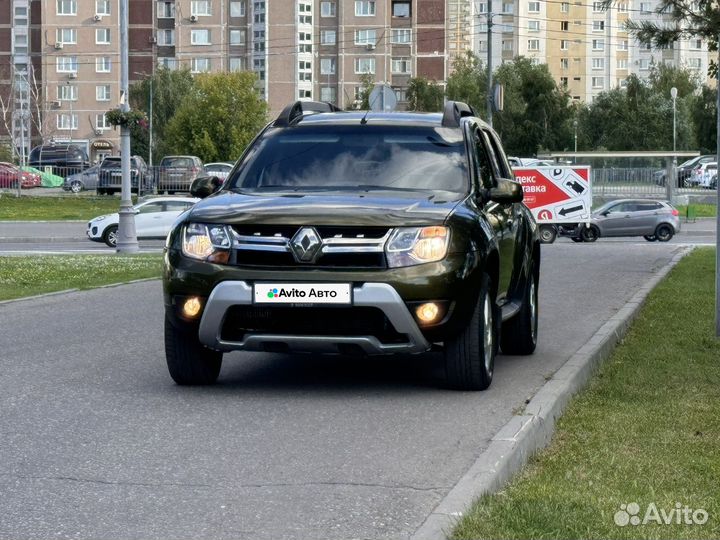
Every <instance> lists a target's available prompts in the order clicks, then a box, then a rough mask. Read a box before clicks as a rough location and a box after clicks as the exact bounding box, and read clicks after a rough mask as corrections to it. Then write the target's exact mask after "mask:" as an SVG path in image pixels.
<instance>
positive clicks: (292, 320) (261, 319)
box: [220, 306, 408, 343]
mask: <svg viewBox="0 0 720 540" xmlns="http://www.w3.org/2000/svg"><path fill="white" fill-rule="evenodd" d="M249 333H252V334H289V335H293V336H317V335H322V336H338V337H343V336H344V337H357V336H375V337H376V338H377V339H379V340H380V341H381V342H382V343H406V342H407V341H408V339H407V336H406V335H405V334H400V333H398V332H397V331H396V330H395V328H394V327H393V325H392V323H391V322H390V321H389V320H388V318H387V317H386V316H385V314H384V313H383V312H382V311H381V310H380V309H378V308H374V307H365V306H360V307H331V306H329V307H287V306H272V307H259V306H232V307H231V308H230V309H228V311H227V314H226V316H225V321H224V322H223V326H222V330H221V332H220V335H221V338H222V339H223V340H226V341H242V339H243V337H244V336H245V334H249Z"/></svg>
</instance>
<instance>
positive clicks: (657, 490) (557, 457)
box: [453, 249, 720, 539]
mask: <svg viewBox="0 0 720 540" xmlns="http://www.w3.org/2000/svg"><path fill="white" fill-rule="evenodd" d="M714 276H715V252H714V250H710V249H702V250H700V249H698V250H696V251H695V252H693V253H692V254H690V255H689V256H688V257H686V258H685V259H684V260H683V261H681V262H680V264H679V265H678V266H677V267H676V268H675V269H674V270H673V271H672V272H671V274H670V275H669V276H668V278H667V279H666V280H664V281H663V282H662V283H661V284H660V285H659V286H658V287H657V288H656V289H655V290H654V291H653V292H652V293H651V295H650V296H649V298H648V301H647V303H646V305H645V306H644V307H643V309H642V311H641V313H640V314H639V316H638V318H637V319H636V321H635V322H634V323H633V325H632V328H631V330H630V332H629V333H628V335H627V336H626V338H625V339H624V340H623V342H622V343H621V344H620V345H619V346H618V347H617V349H616V350H615V352H614V353H613V355H612V357H611V358H610V359H609V360H608V361H607V362H606V363H605V364H604V365H603V366H602V367H601V368H600V370H599V372H598V373H597V374H596V376H595V377H593V379H592V381H591V382H590V384H589V386H588V388H587V389H586V390H584V391H583V392H581V393H580V394H579V395H578V396H576V397H575V398H574V399H573V400H572V402H571V404H570V406H569V407H568V409H567V410H566V412H565V414H564V415H563V416H562V418H561V419H560V420H559V422H558V425H557V432H556V434H555V437H554V439H553V441H552V443H551V444H550V446H549V447H548V448H546V449H545V450H544V451H542V452H540V453H539V454H538V455H537V456H535V457H534V458H533V459H532V460H531V462H530V463H529V464H528V465H527V466H526V467H525V468H524V469H523V471H522V472H521V473H520V474H519V475H518V476H517V477H516V478H515V479H514V480H513V481H512V482H511V483H510V484H509V485H508V486H506V488H505V489H504V490H503V491H501V492H499V493H497V494H494V495H489V496H484V497H482V498H481V499H480V500H478V501H477V502H476V503H475V505H474V506H473V508H472V510H471V511H470V512H469V513H467V514H466V515H465V517H464V518H463V519H462V521H461V522H460V523H459V524H458V527H457V528H456V529H455V531H454V534H453V538H454V539H464V538H473V539H476V538H508V539H509V538H720V340H718V339H716V338H715V322H714V321H715V306H714ZM632 502H636V503H638V504H639V505H640V513H639V514H640V518H641V519H642V518H643V517H644V516H645V513H646V511H647V509H648V507H649V505H650V503H655V505H656V507H657V509H658V511H659V510H660V509H663V510H665V511H666V512H669V511H670V510H672V509H674V508H675V504H676V503H681V504H682V505H688V506H689V507H690V508H692V509H704V510H705V511H707V512H708V513H709V516H710V518H709V520H708V521H707V523H705V524H704V525H684V524H682V525H677V524H673V525H665V524H662V525H659V524H656V523H654V522H650V523H647V524H644V525H643V524H640V525H637V526H632V525H627V526H625V527H619V526H617V525H615V522H614V519H613V516H614V515H615V513H616V512H618V511H619V510H620V505H621V504H629V503H632Z"/></svg>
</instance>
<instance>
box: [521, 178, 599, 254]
mask: <svg viewBox="0 0 720 540" xmlns="http://www.w3.org/2000/svg"><path fill="white" fill-rule="evenodd" d="M513 171H514V172H515V180H517V181H518V182H520V184H522V187H523V192H524V194H525V197H524V199H523V202H524V203H525V205H526V206H527V207H528V208H529V209H530V211H532V213H533V215H534V216H535V220H536V221H537V222H538V225H540V240H541V241H542V242H543V243H545V244H551V243H552V242H554V241H555V238H556V237H557V236H558V235H561V236H569V237H570V238H572V239H573V240H575V241H576V242H582V241H583V240H585V241H593V240H595V238H591V236H592V233H591V231H590V229H589V224H590V212H591V210H592V185H591V182H590V167H589V166H584V165H582V166H574V165H557V166H552V167H544V166H541V167H532V166H530V167H526V166H519V167H513Z"/></svg>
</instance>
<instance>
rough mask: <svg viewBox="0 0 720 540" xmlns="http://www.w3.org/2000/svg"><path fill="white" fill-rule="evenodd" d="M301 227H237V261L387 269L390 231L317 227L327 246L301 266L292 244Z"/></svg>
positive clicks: (234, 251)
mask: <svg viewBox="0 0 720 540" xmlns="http://www.w3.org/2000/svg"><path fill="white" fill-rule="evenodd" d="M300 228H301V226H300V225H235V226H233V228H232V229H233V232H234V233H235V238H234V242H233V253H234V257H233V258H232V259H231V260H232V261H233V262H234V264H236V265H239V266H279V267H292V268H386V265H387V263H386V260H385V251H384V249H385V243H386V241H387V239H388V238H389V236H390V233H391V232H392V230H391V229H389V228H388V227H338V226H320V227H315V230H316V231H317V233H318V235H319V236H320V238H321V239H322V242H323V246H322V248H321V251H320V253H319V255H318V256H317V257H316V258H315V260H314V262H312V263H299V262H297V261H296V260H295V257H294V256H293V253H292V251H291V248H290V240H291V239H292V238H293V236H294V235H295V234H296V233H297V231H298V230H299V229H300Z"/></svg>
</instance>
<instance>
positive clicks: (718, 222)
mask: <svg viewBox="0 0 720 540" xmlns="http://www.w3.org/2000/svg"><path fill="white" fill-rule="evenodd" d="M717 49H718V69H719V70H720V34H718V36H717ZM715 77H716V79H715V92H716V93H717V105H716V108H715V119H716V122H717V126H716V139H717V148H716V149H715V153H716V154H717V155H716V156H715V158H716V162H717V163H720V71H717V72H716V74H715ZM715 191H716V193H717V204H718V208H720V185H718V186H716V187H715ZM715 226H716V227H717V229H716V230H717V231H718V232H720V212H717V217H716V218H715ZM715 336H716V337H720V236H718V235H717V233H716V234H715Z"/></svg>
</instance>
